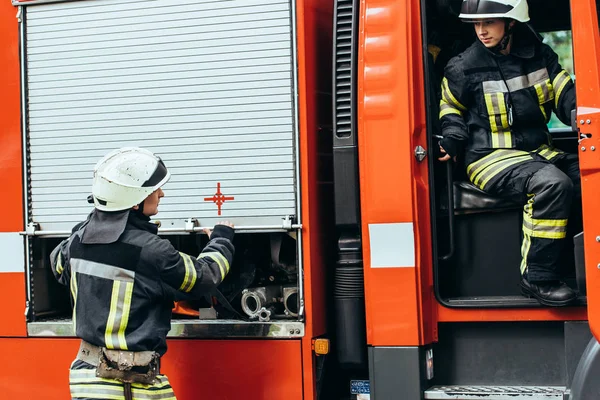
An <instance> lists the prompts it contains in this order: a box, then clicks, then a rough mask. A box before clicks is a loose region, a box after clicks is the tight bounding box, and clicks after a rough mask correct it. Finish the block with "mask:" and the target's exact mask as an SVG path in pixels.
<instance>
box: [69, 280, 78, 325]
mask: <svg viewBox="0 0 600 400" xmlns="http://www.w3.org/2000/svg"><path fill="white" fill-rule="evenodd" d="M69 283H70V287H71V296H73V333H76V332H77V272H75V271H71V282H69Z"/></svg>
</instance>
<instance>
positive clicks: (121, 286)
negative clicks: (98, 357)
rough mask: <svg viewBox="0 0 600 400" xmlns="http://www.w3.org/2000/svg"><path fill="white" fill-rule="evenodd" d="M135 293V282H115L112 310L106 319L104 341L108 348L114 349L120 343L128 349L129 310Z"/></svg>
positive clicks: (122, 348) (111, 301) (122, 347)
mask: <svg viewBox="0 0 600 400" xmlns="http://www.w3.org/2000/svg"><path fill="white" fill-rule="evenodd" d="M132 294H133V282H121V281H118V280H116V281H114V282H113V290H112V295H111V299H110V312H109V313H108V320H107V321H106V331H105V332H104V341H105V343H106V348H108V349H114V348H116V345H117V344H118V348H119V349H121V350H127V341H126V340H125V330H126V329H127V323H128V322H129V311H130V309H131V296H132Z"/></svg>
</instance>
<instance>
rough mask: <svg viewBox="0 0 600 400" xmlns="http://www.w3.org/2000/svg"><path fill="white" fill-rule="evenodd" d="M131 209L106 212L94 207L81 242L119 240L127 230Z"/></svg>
mask: <svg viewBox="0 0 600 400" xmlns="http://www.w3.org/2000/svg"><path fill="white" fill-rule="evenodd" d="M129 211H130V210H124V211H116V212H106V211H100V210H98V209H94V211H92V213H91V214H90V216H89V218H88V222H87V224H85V226H84V227H83V233H82V235H81V243H83V244H109V243H114V242H116V241H117V240H119V237H120V236H121V234H122V233H123V231H125V226H126V225H127V220H128V217H129Z"/></svg>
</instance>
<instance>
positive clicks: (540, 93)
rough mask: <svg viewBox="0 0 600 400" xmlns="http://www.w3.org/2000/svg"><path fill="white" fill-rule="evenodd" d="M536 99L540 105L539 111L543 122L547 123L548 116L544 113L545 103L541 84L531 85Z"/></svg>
mask: <svg viewBox="0 0 600 400" xmlns="http://www.w3.org/2000/svg"><path fill="white" fill-rule="evenodd" d="M533 87H534V88H535V91H536V93H537V97H538V103H539V104H540V111H541V112H542V115H543V116H544V121H546V122H548V114H547V113H546V109H545V108H544V103H545V102H546V101H547V100H546V98H545V96H544V90H543V89H542V84H540V83H538V84H536V85H533Z"/></svg>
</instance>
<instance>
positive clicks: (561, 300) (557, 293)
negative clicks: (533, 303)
mask: <svg viewBox="0 0 600 400" xmlns="http://www.w3.org/2000/svg"><path fill="white" fill-rule="evenodd" d="M521 293H522V294H523V296H525V297H530V298H531V297H534V298H535V299H536V300H537V301H538V302H539V303H540V304H542V305H545V306H551V307H562V306H567V305H569V304H571V303H572V302H574V301H575V300H576V299H577V294H576V293H575V292H574V291H573V289H571V288H570V287H569V286H567V284H565V283H564V282H561V281H548V282H537V283H533V282H529V281H527V280H526V279H521Z"/></svg>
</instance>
